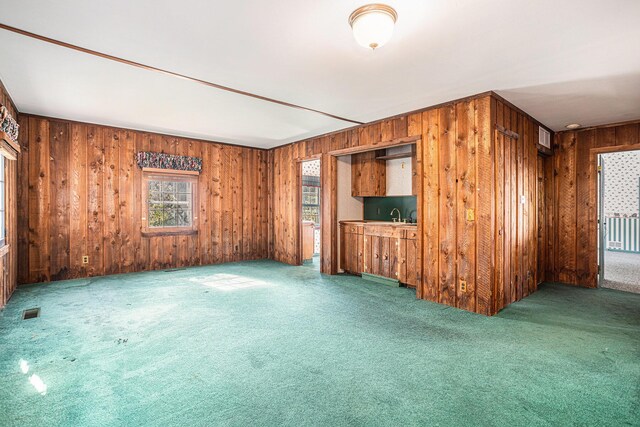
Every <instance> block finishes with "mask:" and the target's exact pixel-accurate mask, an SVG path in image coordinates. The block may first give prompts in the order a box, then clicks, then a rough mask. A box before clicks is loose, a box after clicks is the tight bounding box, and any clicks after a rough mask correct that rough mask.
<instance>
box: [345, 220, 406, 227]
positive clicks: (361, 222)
mask: <svg viewBox="0 0 640 427" xmlns="http://www.w3.org/2000/svg"><path fill="white" fill-rule="evenodd" d="M339 223H340V224H358V225H384V226H390V227H407V228H416V227H417V226H418V224H415V223H414V224H411V223H407V222H393V221H368V220H363V219H350V220H344V221H339Z"/></svg>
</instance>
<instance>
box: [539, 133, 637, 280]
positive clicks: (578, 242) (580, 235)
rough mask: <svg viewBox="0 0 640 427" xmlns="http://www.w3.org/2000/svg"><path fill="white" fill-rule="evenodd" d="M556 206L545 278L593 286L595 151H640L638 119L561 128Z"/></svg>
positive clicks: (555, 177) (550, 221) (550, 220)
mask: <svg viewBox="0 0 640 427" xmlns="http://www.w3.org/2000/svg"><path fill="white" fill-rule="evenodd" d="M555 145H556V150H555V154H554V159H553V160H554V170H553V174H550V173H549V171H545V176H546V179H547V180H553V183H552V188H553V202H554V203H555V206H554V209H553V210H551V211H548V217H549V218H548V219H547V224H548V228H549V231H548V233H549V235H550V236H554V239H553V240H551V239H550V243H551V244H550V245H549V246H550V248H549V253H550V254H552V256H551V257H550V259H549V261H548V263H547V266H546V268H547V276H548V277H549V279H550V280H551V279H552V280H555V281H558V282H563V283H567V284H572V285H580V286H585V287H596V286H597V281H598V280H597V279H598V259H597V256H598V252H597V251H598V243H597V227H598V224H597V169H596V159H597V157H596V156H597V155H598V154H599V153H606V152H611V151H620V150H623V151H624V150H627V149H640V123H638V122H634V123H626V124H622V125H607V126H602V127H598V128H590V129H583V130H578V131H566V132H561V133H559V134H557V135H556V137H555Z"/></svg>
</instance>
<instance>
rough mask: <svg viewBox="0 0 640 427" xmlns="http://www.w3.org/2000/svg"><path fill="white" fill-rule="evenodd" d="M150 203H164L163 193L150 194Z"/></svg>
mask: <svg viewBox="0 0 640 427" xmlns="http://www.w3.org/2000/svg"><path fill="white" fill-rule="evenodd" d="M149 201H150V202H154V203H155V202H160V201H162V193H157V192H150V193H149Z"/></svg>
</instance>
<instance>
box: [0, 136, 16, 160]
mask: <svg viewBox="0 0 640 427" xmlns="http://www.w3.org/2000/svg"><path fill="white" fill-rule="evenodd" d="M19 152H20V145H19V144H18V143H17V142H15V141H14V140H12V139H11V138H10V137H9V135H7V133H6V132H1V131H0V154H2V155H3V156H4V157H5V158H7V159H9V160H18V156H17V154H18V153H19Z"/></svg>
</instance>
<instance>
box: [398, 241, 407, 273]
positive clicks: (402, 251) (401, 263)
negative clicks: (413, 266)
mask: <svg viewBox="0 0 640 427" xmlns="http://www.w3.org/2000/svg"><path fill="white" fill-rule="evenodd" d="M398 280H399V281H400V283H407V240H406V239H398Z"/></svg>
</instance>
